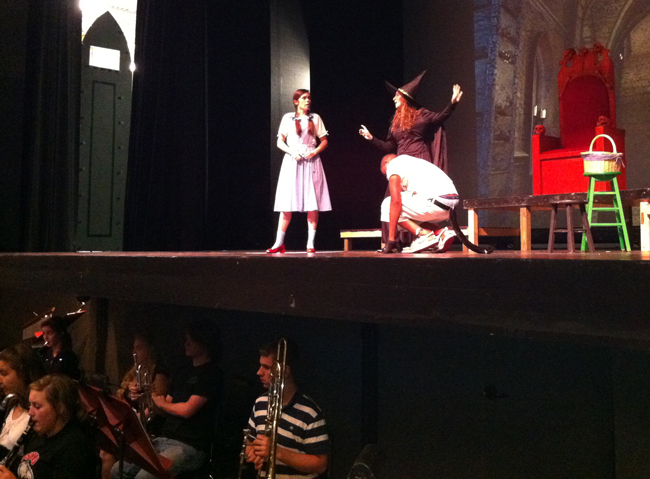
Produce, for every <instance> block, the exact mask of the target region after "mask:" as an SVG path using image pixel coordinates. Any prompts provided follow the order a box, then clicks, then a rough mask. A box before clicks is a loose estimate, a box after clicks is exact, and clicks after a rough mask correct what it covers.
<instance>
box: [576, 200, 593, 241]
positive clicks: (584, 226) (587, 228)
mask: <svg viewBox="0 0 650 479" xmlns="http://www.w3.org/2000/svg"><path fill="white" fill-rule="evenodd" d="M580 218H581V220H582V229H583V230H584V233H583V234H582V238H583V241H582V244H583V245H584V244H585V241H584V238H587V241H586V244H587V246H586V248H587V249H586V251H588V252H594V251H596V248H595V247H594V238H593V236H591V226H589V218H587V210H586V209H585V205H584V203H580ZM582 251H585V246H582Z"/></svg>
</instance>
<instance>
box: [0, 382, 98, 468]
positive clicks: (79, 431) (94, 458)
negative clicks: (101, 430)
mask: <svg viewBox="0 0 650 479" xmlns="http://www.w3.org/2000/svg"><path fill="white" fill-rule="evenodd" d="M30 389H31V392H30V393H29V402H30V408H29V415H30V416H31V422H32V424H33V426H32V430H33V431H34V432H35V433H36V434H34V435H31V436H30V437H29V439H27V441H26V443H25V446H24V453H23V454H22V459H21V461H20V462H19V464H18V465H17V467H15V468H13V469H12V470H8V469H7V468H6V467H5V466H0V479H16V478H17V479H90V478H92V477H94V476H95V470H96V467H97V463H98V459H99V456H98V454H97V451H96V450H95V441H94V437H93V436H92V434H91V433H90V432H88V430H87V429H86V428H85V427H84V426H83V425H82V420H83V419H84V418H85V410H84V409H83V406H82V405H81V400H80V398H79V391H78V389H77V385H76V384H75V383H74V381H72V379H70V378H69V377H67V376H64V375H62V374H51V375H48V376H44V377H43V378H41V379H39V380H38V381H35V382H33V383H32V384H31V385H30ZM10 467H12V465H10Z"/></svg>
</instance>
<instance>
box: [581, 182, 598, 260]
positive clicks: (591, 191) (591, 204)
mask: <svg viewBox="0 0 650 479" xmlns="http://www.w3.org/2000/svg"><path fill="white" fill-rule="evenodd" d="M595 186H596V179H595V178H594V177H593V176H592V177H591V178H589V192H588V193H587V221H588V222H589V228H590V233H589V234H590V235H591V213H592V209H593V207H594V187H595ZM586 247H587V238H586V237H585V235H582V245H581V248H580V249H582V251H584V250H585V248H586Z"/></svg>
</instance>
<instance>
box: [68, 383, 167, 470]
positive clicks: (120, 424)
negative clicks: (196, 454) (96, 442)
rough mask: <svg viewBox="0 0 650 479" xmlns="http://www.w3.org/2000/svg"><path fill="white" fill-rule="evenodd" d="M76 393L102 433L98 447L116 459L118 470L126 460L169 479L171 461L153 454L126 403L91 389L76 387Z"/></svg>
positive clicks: (134, 415)
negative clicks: (77, 390)
mask: <svg viewBox="0 0 650 479" xmlns="http://www.w3.org/2000/svg"><path fill="white" fill-rule="evenodd" d="M79 391H80V394H81V400H82V402H83V403H84V404H85V406H86V407H87V408H88V411H89V413H90V415H91V416H92V417H93V418H94V420H95V425H96V427H97V428H98V429H99V431H100V432H101V436H102V437H101V438H100V447H102V449H104V450H106V451H107V452H109V453H111V454H113V455H115V456H116V457H118V459H119V461H120V470H121V467H122V463H123V461H125V460H126V461H128V462H130V463H132V464H135V465H136V466H138V467H140V468H142V469H144V470H145V471H147V472H150V473H151V474H153V475H154V476H156V477H159V478H160V479H171V478H172V476H173V474H172V473H170V472H169V468H170V467H171V466H172V464H173V463H172V461H171V460H170V459H168V458H166V457H164V456H161V455H159V454H158V453H156V450H155V449H154V447H153V444H151V440H150V439H149V435H148V434H147V433H146V432H145V430H144V428H143V427H142V424H141V423H140V421H139V420H138V416H136V414H135V411H133V409H131V406H129V404H127V403H126V402H125V401H122V400H121V399H117V398H114V397H112V396H109V395H108V394H106V393H105V392H103V391H101V390H99V389H97V388H94V387H90V386H83V385H79ZM104 446H106V447H104ZM120 476H121V473H120Z"/></svg>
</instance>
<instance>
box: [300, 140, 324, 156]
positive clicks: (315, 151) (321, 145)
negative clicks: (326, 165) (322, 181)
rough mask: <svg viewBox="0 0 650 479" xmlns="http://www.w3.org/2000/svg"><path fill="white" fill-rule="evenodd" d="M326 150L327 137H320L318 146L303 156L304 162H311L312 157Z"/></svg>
mask: <svg viewBox="0 0 650 479" xmlns="http://www.w3.org/2000/svg"><path fill="white" fill-rule="evenodd" d="M325 148H327V136H321V137H320V144H319V145H318V146H317V147H316V149H315V150H314V151H312V152H311V153H309V154H308V155H307V156H305V159H306V160H311V159H312V158H313V157H314V156H316V155H318V154H319V153H320V152H321V151H323V150H324V149H325Z"/></svg>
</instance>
